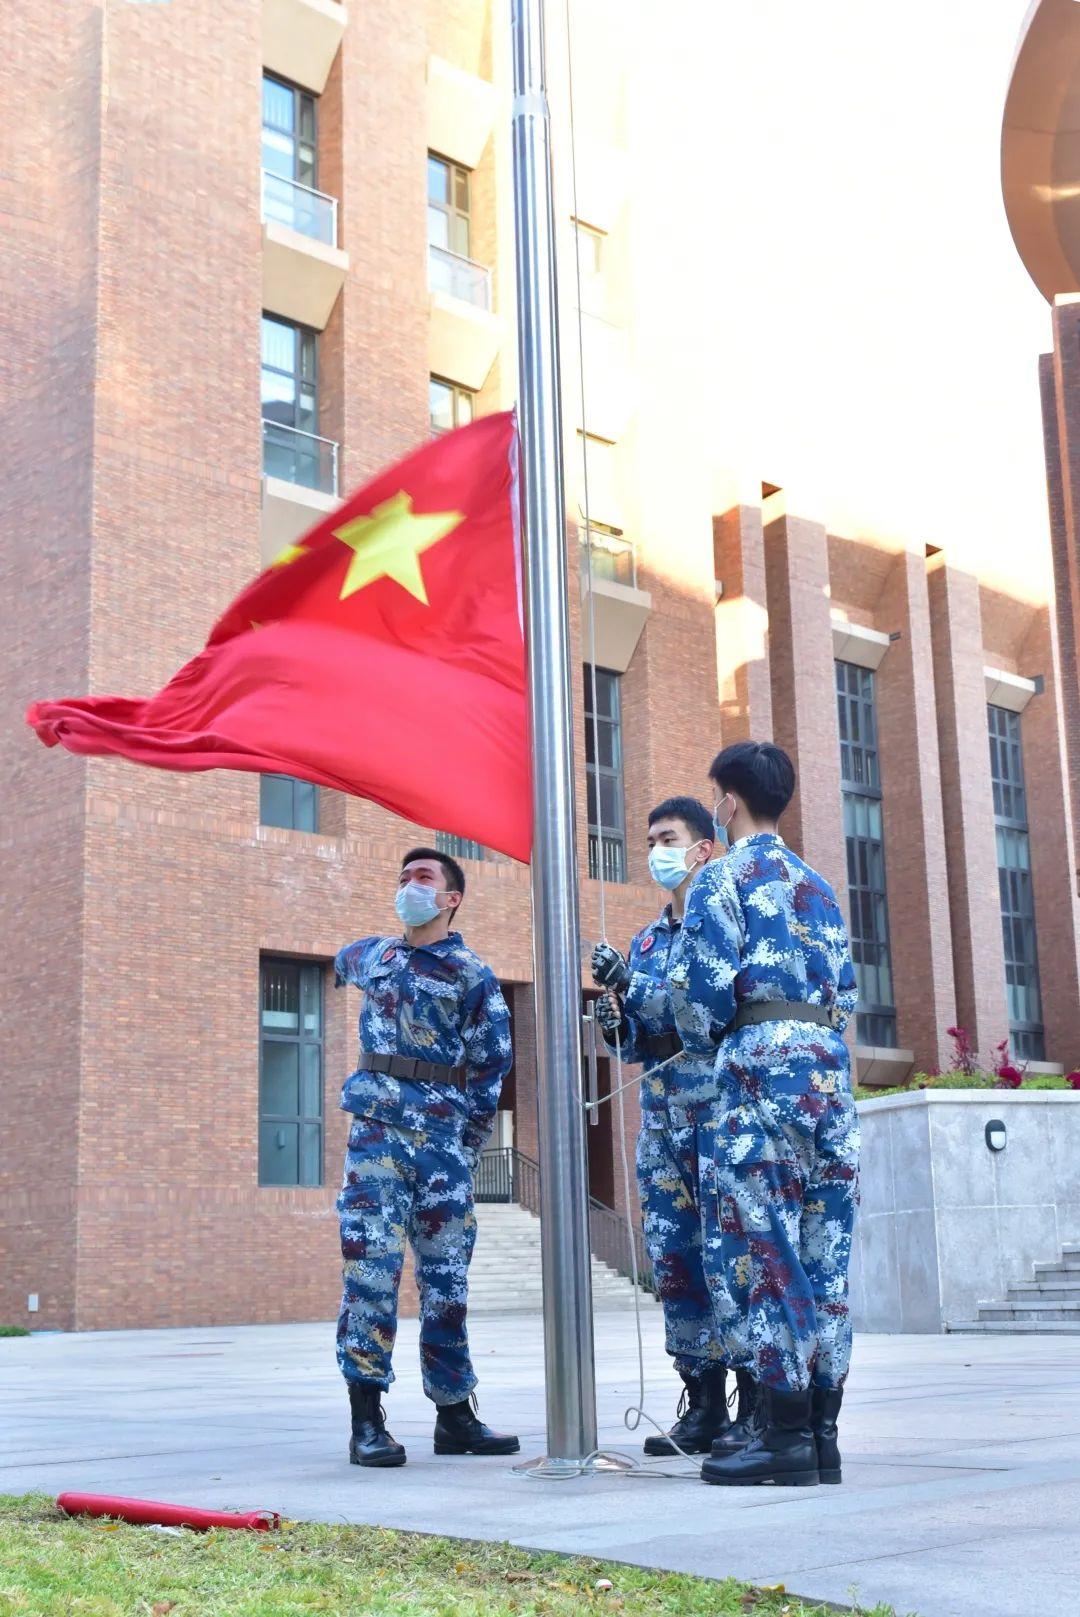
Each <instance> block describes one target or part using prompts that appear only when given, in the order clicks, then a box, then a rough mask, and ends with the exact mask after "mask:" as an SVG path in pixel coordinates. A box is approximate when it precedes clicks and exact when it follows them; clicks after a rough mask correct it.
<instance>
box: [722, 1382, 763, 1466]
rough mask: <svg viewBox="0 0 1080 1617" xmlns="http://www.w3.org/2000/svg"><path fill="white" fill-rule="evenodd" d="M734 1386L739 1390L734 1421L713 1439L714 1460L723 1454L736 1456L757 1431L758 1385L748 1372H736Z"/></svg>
mask: <svg viewBox="0 0 1080 1617" xmlns="http://www.w3.org/2000/svg"><path fill="white" fill-rule="evenodd" d="M735 1385H736V1387H737V1388H738V1390H739V1402H738V1404H737V1406H736V1409H735V1419H734V1420H733V1421H732V1422H731V1425H730V1426H729V1427H728V1428H727V1430H726V1431H724V1432H721V1433H720V1435H719V1436H718V1437H716V1438H714V1439H713V1445H712V1457H713V1459H714V1460H721V1459H723V1457H724V1455H725V1454H737V1453H738V1452H739V1450H740V1449H744V1448H745V1447H746V1445H747V1444H748V1443H749V1441H750V1439H751V1438H752V1437H753V1435H754V1433H755V1431H756V1430H757V1425H756V1419H757V1409H758V1384H757V1382H756V1381H755V1380H754V1378H753V1376H752V1375H751V1374H750V1372H749V1370H736V1372H735Z"/></svg>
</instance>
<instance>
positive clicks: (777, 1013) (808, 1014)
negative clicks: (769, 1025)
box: [724, 999, 837, 1033]
mask: <svg viewBox="0 0 1080 1617" xmlns="http://www.w3.org/2000/svg"><path fill="white" fill-rule="evenodd" d="M836 1020H837V1012H836V1007H835V1006H829V1005H808V1004H807V1002H806V1001H805V1000H790V999H760V1000H756V999H748V1000H744V1001H743V1003H742V1004H741V1005H740V1006H739V1008H738V1010H737V1011H736V1012H735V1015H734V1016H733V1017H732V1019H731V1021H730V1022H729V1023H728V1025H727V1027H726V1028H725V1029H724V1031H725V1033H737V1032H738V1031H739V1029H740V1028H741V1027H756V1026H757V1024H758V1023H759V1022H816V1023H817V1025H818V1026H819V1027H829V1028H832V1029H833V1030H834V1031H836V1030H837V1029H836Z"/></svg>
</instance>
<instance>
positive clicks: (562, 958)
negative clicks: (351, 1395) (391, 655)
mask: <svg viewBox="0 0 1080 1617" xmlns="http://www.w3.org/2000/svg"><path fill="white" fill-rule="evenodd" d="M511 33H512V37H513V53H514V107H513V136H514V225H515V237H516V241H517V299H518V374H519V396H520V402H519V406H518V409H519V419H520V428H521V475H522V483H523V488H522V507H521V509H522V516H523V519H524V529H525V558H526V565H525V576H526V603H527V641H528V662H529V693H530V694H529V700H530V719H531V725H532V745H533V804H534V809H535V833H534V839H533V856H532V900H533V960H534V975H535V979H536V1063H537V1077H538V1084H539V1111H540V1217H541V1246H542V1260H543V1276H544V1367H545V1382H546V1388H547V1440H548V1457H547V1458H546V1459H544V1460H541V1461H539V1462H536V1463H535V1466H534V1469H535V1470H537V1471H543V1472H544V1473H545V1474H548V1475H559V1474H564V1475H579V1474H580V1473H581V1471H582V1465H581V1461H582V1460H584V1459H585V1458H586V1457H587V1456H590V1455H591V1454H592V1453H593V1451H594V1450H595V1448H596V1382H595V1377H594V1370H593V1332H592V1273H591V1262H590V1251H589V1201H588V1184H587V1178H586V1170H585V1132H584V1127H583V1123H584V1113H583V1110H582V1080H581V1046H580V1042H579V1040H580V1031H579V1030H580V1027H581V952H580V940H579V932H578V905H577V895H578V888H577V855H576V846H575V836H576V828H575V817H574V751H573V728H572V723H571V714H572V711H573V708H572V703H571V693H572V689H573V687H572V684H571V670H570V614H569V602H568V593H567V554H566V511H565V500H564V496H563V455H562V400H561V394H560V376H559V332H558V293H557V288H556V274H555V214H554V207H553V203H552V187H551V126H550V119H549V114H548V103H547V88H546V84H545V72H544V0H511Z"/></svg>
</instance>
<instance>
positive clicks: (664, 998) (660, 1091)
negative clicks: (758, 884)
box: [604, 904, 717, 1127]
mask: <svg viewBox="0 0 1080 1617" xmlns="http://www.w3.org/2000/svg"><path fill="white" fill-rule="evenodd" d="M679 931H680V924H679V922H678V921H677V920H676V919H675V918H674V916H673V915H672V913H671V906H670V904H669V905H667V906H666V907H665V909H664V911H663V913H662V914H661V915H659V916H657V918H656V920H655V921H650V922H649V924H648V926H644V927H642V929H641V931H640V932H639V933H638V934H637V936H636V937H635V938H634V940H633V942H632V943H631V944H630V953H629V955H628V956H627V965H628V966H629V969H630V984H629V987H628V988H627V990H626V994H625V997H624V1000H623V1009H624V1011H625V1013H626V1022H625V1025H624V1029H623V1034H622V1043H621V1053H622V1059H623V1060H624V1061H626V1062H629V1063H631V1064H632V1065H637V1064H638V1063H640V1064H641V1065H642V1066H644V1068H645V1072H644V1074H643V1076H642V1080H641V1089H640V1091H639V1093H640V1099H641V1112H642V1119H643V1121H644V1122H645V1123H646V1124H647V1125H649V1124H651V1125H653V1126H654V1127H655V1126H656V1125H658V1124H660V1123H662V1122H663V1121H664V1120H665V1118H666V1116H667V1112H666V1108H667V1106H668V1104H669V1103H670V1104H673V1105H677V1106H692V1105H694V1104H696V1103H699V1102H703V1101H709V1100H712V1099H713V1098H714V1097H715V1095H716V1088H717V1086H716V1071H715V1053H716V1052H715V1046H714V1047H713V1048H711V1049H710V1050H709V1053H708V1055H707V1056H700V1055H699V1056H694V1055H689V1054H686V1053H685V1052H684V1053H683V1054H682V1055H681V1056H678V1057H677V1058H676V1059H675V1060H674V1061H669V1062H668V1064H667V1065H666V1066H663V1065H662V1062H663V1061H664V1059H665V1058H664V1057H663V1056H659V1055H650V1054H649V1050H648V1042H647V1041H648V1040H649V1039H650V1038H656V1037H658V1036H659V1035H661V1034H665V1033H674V1032H676V1027H675V1015H674V1012H673V1011H672V1008H671V1000H670V997H669V995H668V988H667V974H668V960H669V957H670V955H671V952H672V949H673V948H674V946H675V942H676V940H677V938H678V936H679ZM604 1042H605V1043H606V1044H607V1047H608V1049H609V1050H611V1051H612V1052H613V1053H614V1050H615V1045H614V1044H613V1043H612V1042H611V1041H609V1040H606V1039H605V1041H604ZM654 1068H659V1069H660V1070H659V1071H658V1072H656V1074H655V1076H652V1073H653V1069H654Z"/></svg>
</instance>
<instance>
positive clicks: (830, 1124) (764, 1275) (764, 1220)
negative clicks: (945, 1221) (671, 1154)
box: [715, 1074, 859, 1391]
mask: <svg viewBox="0 0 1080 1617" xmlns="http://www.w3.org/2000/svg"><path fill="white" fill-rule="evenodd" d="M716 1127H717V1140H716V1155H715V1177H716V1192H717V1197H718V1202H719V1221H720V1245H721V1252H722V1258H723V1268H724V1273H725V1277H726V1282H727V1286H728V1288H729V1290H730V1293H731V1297H732V1301H733V1303H734V1306H735V1308H736V1309H737V1310H738V1312H739V1313H740V1314H741V1315H742V1317H743V1318H744V1320H745V1322H746V1326H745V1328H746V1332H747V1339H748V1346H749V1350H750V1354H751V1359H750V1361H749V1363H750V1367H751V1369H752V1372H753V1374H754V1376H755V1378H756V1379H757V1380H758V1381H759V1382H762V1383H764V1384H765V1385H767V1386H771V1387H776V1388H779V1389H781V1390H785V1389H786V1390H792V1391H794V1390H802V1389H804V1388H806V1387H808V1386H810V1385H811V1383H814V1384H816V1385H817V1386H821V1387H840V1386H842V1385H843V1383H844V1378H845V1376H846V1375H847V1372H848V1366H849V1364H850V1361H851V1316H850V1311H849V1308H848V1263H849V1261H850V1257H851V1234H852V1229H853V1226H854V1221H855V1210H856V1207H857V1205H858V1183H859V1119H858V1113H857V1112H856V1109H855V1101H854V1099H853V1097H852V1095H851V1093H850V1091H849V1090H848V1089H846V1088H844V1087H840V1086H839V1085H837V1086H835V1087H834V1085H833V1080H832V1079H831V1077H830V1078H827V1079H825V1080H824V1081H823V1082H822V1084H821V1087H820V1088H819V1087H815V1086H814V1085H813V1083H812V1081H811V1082H810V1083H808V1081H807V1079H806V1077H805V1076H798V1077H796V1076H790V1077H789V1076H786V1075H784V1074H773V1075H770V1076H768V1077H766V1078H763V1079H761V1080H758V1081H756V1082H754V1083H753V1084H747V1083H746V1082H745V1081H744V1083H743V1085H742V1086H741V1087H740V1089H739V1090H738V1091H736V1092H733V1093H731V1094H729V1095H728V1096H727V1098H726V1100H724V1101H722V1102H721V1104H720V1108H719V1111H718V1113H717V1119H716Z"/></svg>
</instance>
